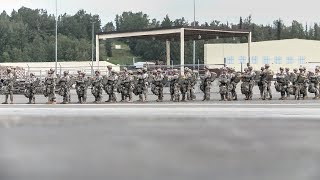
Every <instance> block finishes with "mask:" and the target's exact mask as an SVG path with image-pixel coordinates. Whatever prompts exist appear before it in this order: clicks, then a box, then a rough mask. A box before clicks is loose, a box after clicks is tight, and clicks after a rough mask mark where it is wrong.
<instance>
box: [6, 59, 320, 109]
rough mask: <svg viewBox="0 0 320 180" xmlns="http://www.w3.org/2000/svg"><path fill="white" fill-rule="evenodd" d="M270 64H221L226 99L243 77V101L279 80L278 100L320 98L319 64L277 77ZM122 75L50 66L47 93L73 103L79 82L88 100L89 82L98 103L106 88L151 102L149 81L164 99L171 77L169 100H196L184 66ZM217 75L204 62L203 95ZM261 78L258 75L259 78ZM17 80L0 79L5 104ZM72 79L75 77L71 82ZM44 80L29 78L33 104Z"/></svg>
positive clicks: (82, 98) (81, 98)
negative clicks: (236, 66) (58, 69)
mask: <svg viewBox="0 0 320 180" xmlns="http://www.w3.org/2000/svg"><path fill="white" fill-rule="evenodd" d="M269 67H270V66H269V65H267V64H266V65H265V66H264V67H262V68H261V71H260V72H257V73H255V72H254V71H253V68H252V67H250V66H249V67H248V68H245V70H244V73H241V74H240V73H237V72H236V71H235V70H234V69H232V68H222V69H221V75H220V76H219V78H218V82H219V93H220V95H221V100H222V101H226V100H228V101H230V100H237V99H238V97H237V91H236V88H237V84H238V83H239V82H240V81H241V82H242V83H241V93H242V94H244V96H245V100H252V97H253V88H254V85H255V83H256V82H257V85H258V87H259V90H260V96H261V99H263V100H265V99H271V98H272V93H271V82H272V81H275V83H274V84H275V89H276V91H277V92H279V93H280V95H281V98H280V100H285V99H287V98H289V97H290V95H293V96H294V97H295V99H297V100H300V99H307V97H308V93H310V94H314V99H319V98H320V89H319V88H320V87H319V83H320V69H319V67H317V68H316V69H315V71H314V72H308V73H307V71H306V68H305V67H300V68H299V72H298V70H297V69H294V70H293V72H290V69H288V68H282V67H281V68H280V69H279V73H277V74H276V76H275V80H273V72H272V71H271V70H270V68H269ZM120 74H121V75H120V76H119V77H118V74H117V73H116V72H115V71H114V70H112V67H108V71H107V73H106V75H105V76H104V77H102V76H101V74H100V71H95V76H94V77H92V78H90V77H89V78H86V77H85V73H83V72H81V71H78V75H77V76H76V77H75V78H74V79H72V78H70V76H69V73H68V72H67V71H66V72H64V74H63V76H62V77H58V78H57V77H56V75H55V72H54V70H52V69H50V70H49V71H48V74H47V76H46V78H45V80H44V86H45V88H44V95H45V97H47V98H48V103H49V104H54V103H56V97H55V88H56V86H57V87H58V89H57V92H58V94H59V95H61V96H62V97H63V102H62V103H63V104H67V103H70V102H71V97H70V89H71V87H72V85H73V84H75V89H76V92H77V96H78V103H86V100H87V88H88V86H90V85H91V87H92V89H91V92H92V94H93V96H94V97H95V101H94V102H95V103H100V102H101V101H102V92H103V89H104V90H105V91H106V93H107V94H108V95H109V98H108V101H106V102H116V101H117V99H116V94H115V90H116V89H118V92H119V93H121V97H122V98H121V100H122V101H126V102H132V100H133V93H134V94H135V95H136V96H138V97H139V101H140V102H145V101H147V94H148V88H149V83H150V85H151V91H152V93H153V94H154V95H156V96H157V102H162V101H163V88H164V87H165V85H166V84H167V82H168V85H169V88H170V95H171V101H174V102H180V101H187V100H188V101H192V100H195V94H194V88H195V84H196V80H197V78H196V76H195V73H194V72H193V71H192V70H191V69H188V68H185V69H184V73H183V74H181V73H180V71H178V70H177V69H173V70H168V71H167V72H166V73H164V71H162V70H161V69H158V70H154V71H152V73H150V74H148V71H147V69H145V68H143V69H138V70H137V74H136V75H133V72H132V71H130V70H127V69H124V70H123V71H122V72H121V73H120ZM216 77H217V75H216V74H215V73H213V72H211V71H210V69H209V68H208V67H205V72H204V75H203V76H200V79H201V84H200V89H201V91H203V93H204V97H203V100H204V101H208V100H210V93H211V92H210V90H211V84H212V82H213V81H214V80H215V79H216ZM256 77H257V78H256ZM15 80H16V75H15V73H14V72H13V71H12V70H11V69H7V73H6V75H5V77H4V78H3V79H2V84H3V88H2V91H3V93H4V94H5V95H6V99H5V102H4V103H5V104H7V103H8V101H9V100H10V103H13V84H14V82H15ZM73 80H74V81H73ZM39 85H40V81H39V80H38V79H37V78H36V77H35V76H34V74H32V73H31V74H30V76H29V77H28V78H27V79H26V81H25V92H24V94H25V96H26V97H27V98H28V100H29V102H28V103H29V104H30V103H32V104H34V103H35V94H36V88H37V87H38V86H39Z"/></svg>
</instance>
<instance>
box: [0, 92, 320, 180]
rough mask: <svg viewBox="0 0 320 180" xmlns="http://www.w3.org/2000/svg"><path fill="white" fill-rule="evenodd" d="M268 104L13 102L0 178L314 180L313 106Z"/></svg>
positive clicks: (1, 146) (317, 121) (317, 162)
mask: <svg viewBox="0 0 320 180" xmlns="http://www.w3.org/2000/svg"><path fill="white" fill-rule="evenodd" d="M73 93H74V92H73ZM197 96H198V97H200V96H201V94H197ZM239 97H241V98H243V97H242V96H241V95H239ZM59 98H60V97H59ZM151 98H152V99H151ZM165 98H167V100H168V95H166V97H165ZM276 98H278V95H275V98H274V99H275V100H271V101H261V100H259V99H258V94H255V97H254V100H253V101H244V100H239V101H232V102H219V101H218V99H219V96H218V94H217V93H215V92H214V91H213V93H212V101H209V102H202V101H200V100H197V101H194V102H187V103H171V102H169V101H166V102H163V103H155V102H154V100H155V98H154V97H153V96H150V99H151V100H150V102H148V103H144V104H141V103H131V104H130V103H120V104H119V103H118V104H85V105H78V104H69V105H45V104H43V103H45V100H46V99H45V98H43V97H41V96H37V101H38V103H39V104H36V105H25V104H24V102H25V100H26V99H25V98H24V97H23V96H16V98H15V102H17V103H18V104H14V105H0V114H1V115H0V179H1V180H88V179H90V180H106V179H111V180H127V179H128V180H135V179H136V180H164V179H165V180H171V179H172V180H195V179H201V180H213V179H217V180H233V179H237V180H257V179H259V180H270V179H272V180H278V179H279V180H302V179H303V180H309V179H310V180H318V179H319V178H320V171H319V167H320V156H319V154H320V131H319V129H320V111H319V108H320V103H319V102H320V101H318V100H311V99H309V100H305V101H295V100H292V99H291V100H287V101H279V100H276ZM90 100H91V99H90Z"/></svg>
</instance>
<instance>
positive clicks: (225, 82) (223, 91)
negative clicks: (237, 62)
mask: <svg viewBox="0 0 320 180" xmlns="http://www.w3.org/2000/svg"><path fill="white" fill-rule="evenodd" d="M219 83H220V84H219V93H220V96H221V100H220V101H226V100H230V98H229V92H230V90H229V87H230V76H229V75H228V74H227V69H226V68H222V73H221V74H220V76H219Z"/></svg>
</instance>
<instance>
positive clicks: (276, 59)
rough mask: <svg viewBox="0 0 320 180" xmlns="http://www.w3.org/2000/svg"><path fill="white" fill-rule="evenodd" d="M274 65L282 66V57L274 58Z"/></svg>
mask: <svg viewBox="0 0 320 180" xmlns="http://www.w3.org/2000/svg"><path fill="white" fill-rule="evenodd" d="M274 63H275V64H282V57H281V56H276V57H274Z"/></svg>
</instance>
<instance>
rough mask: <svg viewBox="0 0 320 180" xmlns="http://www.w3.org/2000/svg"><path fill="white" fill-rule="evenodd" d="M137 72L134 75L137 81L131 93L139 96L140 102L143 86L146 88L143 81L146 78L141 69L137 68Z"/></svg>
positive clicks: (143, 90) (142, 99)
mask: <svg viewBox="0 0 320 180" xmlns="http://www.w3.org/2000/svg"><path fill="white" fill-rule="evenodd" d="M137 73H138V74H137V76H136V79H137V83H136V85H135V86H134V89H133V93H134V94H135V95H136V96H139V101H140V102H144V98H143V94H144V92H145V88H146V82H145V81H146V79H145V77H144V74H143V72H142V70H141V69H138V71H137Z"/></svg>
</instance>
